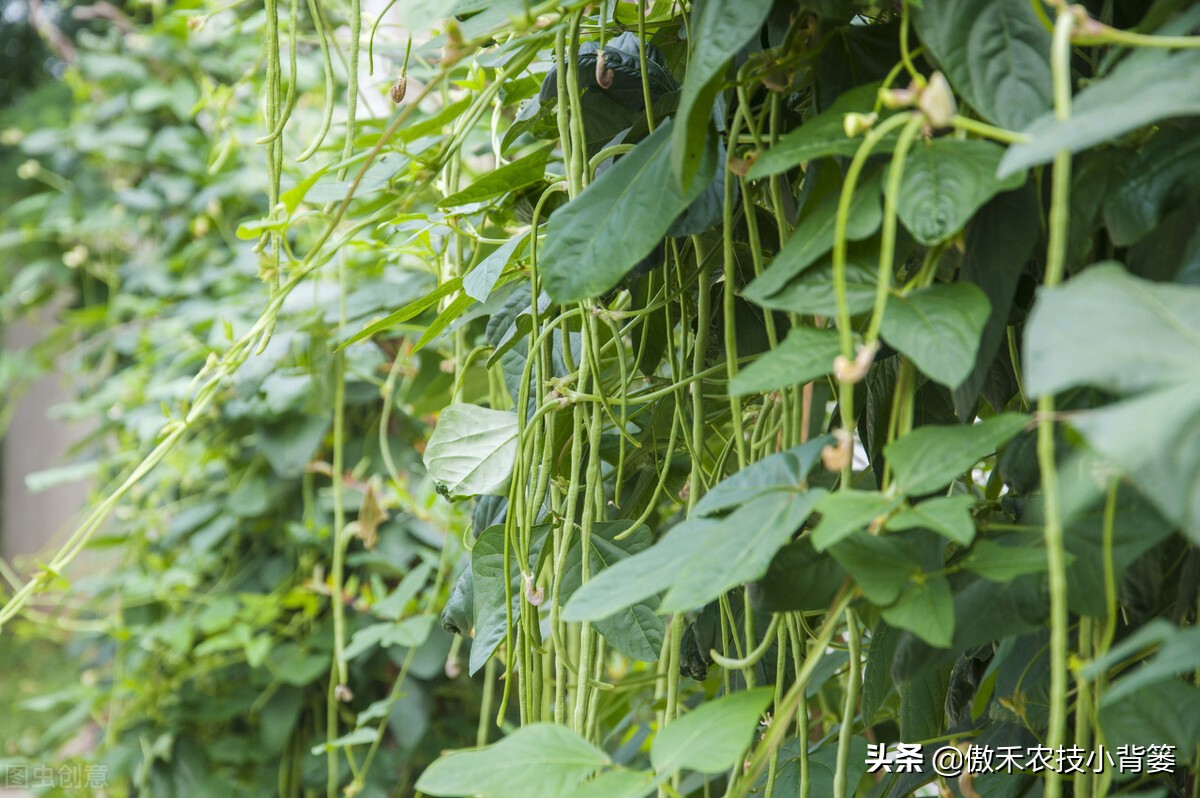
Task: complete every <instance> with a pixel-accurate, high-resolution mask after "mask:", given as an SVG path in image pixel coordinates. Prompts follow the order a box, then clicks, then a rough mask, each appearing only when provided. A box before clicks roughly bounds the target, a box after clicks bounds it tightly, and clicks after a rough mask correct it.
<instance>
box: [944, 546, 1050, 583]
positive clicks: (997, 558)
mask: <svg viewBox="0 0 1200 798" xmlns="http://www.w3.org/2000/svg"><path fill="white" fill-rule="evenodd" d="M1067 556H1068V557H1070V555H1067ZM1072 559H1073V558H1072ZM962 564H963V566H964V567H965V568H966V569H967V570H969V571H974V572H975V573H977V574H979V575H980V576H982V577H983V578H984V579H987V580H989V581H992V582H1011V581H1012V580H1014V579H1016V578H1017V577H1018V576H1024V575H1025V574H1037V573H1041V572H1042V571H1045V570H1046V567H1047V566H1046V551H1045V550H1044V549H1042V548H1025V547H1021V546H1004V545H1001V544H999V543H996V542H994V541H991V540H981V541H979V542H978V543H976V544H975V546H974V547H973V548H972V549H971V553H970V554H968V555H967V557H966V559H965V560H963V563H962Z"/></svg>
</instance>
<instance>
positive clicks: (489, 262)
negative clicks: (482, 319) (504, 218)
mask: <svg viewBox="0 0 1200 798" xmlns="http://www.w3.org/2000/svg"><path fill="white" fill-rule="evenodd" d="M527 238H528V235H521V236H514V237H513V238H510V239H509V240H508V241H506V242H504V243H503V244H501V245H500V246H498V247H496V251H495V252H492V253H491V254H489V255H488V256H487V257H486V258H484V259H483V260H481V261H480V262H479V264H478V265H477V266H476V267H475V268H474V269H472V270H471V271H470V272H468V273H467V274H464V275H463V278H462V289H463V293H464V294H466V295H467V296H469V297H471V298H472V299H474V300H476V301H478V302H486V301H487V298H488V297H489V296H491V293H492V289H493V288H495V287H496V281H498V280H499V279H500V274H501V273H502V272H503V271H504V268H505V267H506V266H508V263H509V261H511V260H512V257H513V255H514V254H515V253H516V251H517V248H518V247H519V246H521V244H523V243H524V242H525V240H526V239H527Z"/></svg>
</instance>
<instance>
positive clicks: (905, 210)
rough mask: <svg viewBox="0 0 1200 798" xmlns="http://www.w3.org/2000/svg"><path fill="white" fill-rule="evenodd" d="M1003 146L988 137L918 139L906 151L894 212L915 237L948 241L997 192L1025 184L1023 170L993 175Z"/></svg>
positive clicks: (931, 242)
mask: <svg viewBox="0 0 1200 798" xmlns="http://www.w3.org/2000/svg"><path fill="white" fill-rule="evenodd" d="M1003 155H1004V150H1003V149H1001V148H1000V147H999V146H998V145H996V144H992V143H991V142H988V141H979V140H976V139H953V138H940V139H932V140H930V141H925V142H921V143H918V144H917V145H916V146H914V147H913V148H912V149H911V150H910V151H909V153H908V158H907V159H906V160H905V162H904V173H903V176H902V177H901V180H900V197H899V202H898V204H897V206H896V212H897V214H898V215H899V217H900V221H901V222H903V223H904V226H905V227H907V228H908V230H909V232H911V233H912V234H913V237H914V238H916V239H917V241H919V242H921V243H922V244H925V245H926V246H933V245H934V244H940V243H942V242H943V241H946V240H947V239H949V238H950V237H951V236H953V235H954V234H955V233H957V232H958V231H959V230H961V229H962V228H963V227H965V226H966V224H967V221H968V220H970V218H971V217H972V216H973V215H974V214H975V211H976V210H978V209H979V206H981V205H983V203H985V202H987V201H988V200H989V199H991V198H992V197H993V196H995V195H996V194H997V193H999V192H1001V191H1005V190H1007V189H1011V188H1016V187H1017V186H1019V185H1021V183H1022V182H1024V179H1025V177H1024V175H1023V174H1022V173H1014V174H1012V175H1010V176H1009V177H1007V178H1005V179H1004V180H997V179H996V167H997V166H998V165H999V163H1000V158H1001V157H1002V156H1003Z"/></svg>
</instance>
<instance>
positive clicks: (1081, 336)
mask: <svg viewBox="0 0 1200 798" xmlns="http://www.w3.org/2000/svg"><path fill="white" fill-rule="evenodd" d="M1197 308H1200V288H1197V287H1193V286H1180V285H1170V284H1162V283H1153V282H1150V281H1149V280H1142V279H1139V278H1137V277H1133V276H1131V275H1130V274H1129V273H1127V272H1126V271H1125V270H1124V269H1123V268H1122V267H1121V265H1120V264H1118V263H1113V262H1107V263H1097V264H1095V265H1093V266H1089V267H1088V268H1087V269H1086V270H1084V272H1083V273H1082V274H1080V275H1079V276H1078V277H1075V278H1074V279H1072V280H1070V281H1068V282H1067V283H1065V284H1063V285H1061V286H1059V287H1057V288H1043V289H1041V291H1039V293H1038V299H1037V302H1036V304H1035V305H1034V306H1033V311H1032V312H1031V313H1030V316H1029V322H1028V325H1027V326H1026V329H1025V346H1024V352H1023V353H1022V356H1021V361H1022V365H1023V366H1024V370H1025V390H1026V391H1028V392H1029V394H1030V395H1031V396H1041V395H1042V394H1047V393H1057V392H1059V391H1062V390H1065V389H1067V388H1073V387H1075V386H1079V385H1091V386H1094V387H1096V388H1101V389H1103V390H1105V391H1109V392H1112V393H1118V394H1129V393H1135V392H1141V391H1145V390H1148V389H1151V388H1165V387H1168V386H1171V385H1180V384H1188V383H1195V382H1198V381H1200V375H1197V372H1196V369H1195V364H1196V363H1198V362H1200V312H1197Z"/></svg>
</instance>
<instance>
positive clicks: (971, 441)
mask: <svg viewBox="0 0 1200 798" xmlns="http://www.w3.org/2000/svg"><path fill="white" fill-rule="evenodd" d="M1027 422H1028V419H1027V418H1026V417H1025V416H1022V415H1018V414H1016V413H1006V414H1004V415H1002V416H996V417H994V418H990V419H988V420H987V421H983V422H980V423H978V424H962V425H954V426H940V425H932V424H930V425H926V426H924V427H918V428H917V429H915V430H913V431H912V432H910V433H908V434H907V435H905V436H904V437H902V438H899V439H898V440H894V441H892V442H891V443H889V444H888V445H887V446H885V447H883V454H884V456H885V457H887V459H888V463H889V464H890V465H891V467H892V472H893V473H894V474H895V475H896V483H895V484H896V489H897V490H899V491H900V492H902V493H905V494H908V495H920V494H923V493H931V492H933V491H935V490H938V489H940V488H944V487H945V486H946V485H948V484H950V482H951V480H953V479H954V478H956V477H958V476H959V475H960V474H962V473H964V472H965V471H966V470H967V469H969V468H971V467H972V466H973V465H975V464H976V463H978V462H979V461H980V460H982V459H983V458H984V457H987V456H988V455H989V454H991V453H992V452H994V451H995V450H996V449H997V448H999V447H1001V446H1003V445H1004V444H1005V443H1006V442H1007V441H1008V440H1009V439H1010V438H1012V437H1013V436H1014V435H1016V434H1017V433H1018V432H1020V431H1021V428H1022V427H1024V426H1025V424H1026V423H1027Z"/></svg>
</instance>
